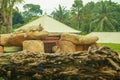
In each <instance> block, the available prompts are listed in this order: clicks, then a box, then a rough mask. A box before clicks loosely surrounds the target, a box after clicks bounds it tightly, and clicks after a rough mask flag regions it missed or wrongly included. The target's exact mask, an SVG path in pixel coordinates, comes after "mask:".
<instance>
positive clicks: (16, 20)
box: [12, 11, 24, 28]
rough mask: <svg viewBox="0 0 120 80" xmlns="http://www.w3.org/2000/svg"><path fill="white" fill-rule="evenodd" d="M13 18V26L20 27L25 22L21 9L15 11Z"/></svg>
mask: <svg viewBox="0 0 120 80" xmlns="http://www.w3.org/2000/svg"><path fill="white" fill-rule="evenodd" d="M12 20H13V24H12V25H13V28H18V27H20V26H22V24H24V19H23V16H22V15H21V13H20V12H19V11H15V12H14V13H13V17H12Z"/></svg>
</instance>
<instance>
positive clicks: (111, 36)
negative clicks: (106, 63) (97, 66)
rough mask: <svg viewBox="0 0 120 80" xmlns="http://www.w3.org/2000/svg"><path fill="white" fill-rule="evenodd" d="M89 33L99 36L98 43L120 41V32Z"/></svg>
mask: <svg viewBox="0 0 120 80" xmlns="http://www.w3.org/2000/svg"><path fill="white" fill-rule="evenodd" d="M88 35H93V36H97V37H99V40H98V43H120V32H92V33H90V34H88Z"/></svg>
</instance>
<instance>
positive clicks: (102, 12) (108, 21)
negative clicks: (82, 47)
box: [90, 1, 117, 32]
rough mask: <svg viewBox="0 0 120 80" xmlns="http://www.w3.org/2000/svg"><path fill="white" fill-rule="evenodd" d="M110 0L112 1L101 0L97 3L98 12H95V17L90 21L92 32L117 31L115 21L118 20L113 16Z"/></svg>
mask: <svg viewBox="0 0 120 80" xmlns="http://www.w3.org/2000/svg"><path fill="white" fill-rule="evenodd" d="M109 2H110V1H101V2H98V3H97V6H96V7H97V9H96V10H97V13H95V14H94V16H93V19H92V21H91V23H90V32H91V31H100V32H102V31H116V29H115V26H114V23H116V22H117V21H116V20H115V19H114V18H112V17H111V11H110V8H109V6H110V4H109ZM99 6H100V8H99Z"/></svg>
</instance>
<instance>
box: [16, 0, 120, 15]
mask: <svg viewBox="0 0 120 80" xmlns="http://www.w3.org/2000/svg"><path fill="white" fill-rule="evenodd" d="M90 1H94V2H97V1H99V0H83V4H86V3H88V2H90ZM112 1H114V2H118V3H120V0H112ZM29 3H31V4H38V5H40V7H41V9H42V10H43V11H44V12H43V13H45V12H46V13H47V14H50V13H51V12H52V11H53V10H55V8H58V5H59V4H60V5H62V6H65V7H66V9H68V10H69V9H70V8H71V7H72V4H73V3H74V0H25V1H24V2H23V4H22V5H18V7H19V9H20V10H21V11H23V8H22V6H23V5H24V4H29Z"/></svg>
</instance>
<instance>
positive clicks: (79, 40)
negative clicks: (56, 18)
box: [61, 34, 98, 45]
mask: <svg viewBox="0 0 120 80" xmlns="http://www.w3.org/2000/svg"><path fill="white" fill-rule="evenodd" d="M61 40H66V41H71V42H72V43H74V44H76V45H79V44H80V45H81V44H87V45H88V44H92V43H95V42H96V41H97V40H98V37H96V36H84V35H77V34H62V35H61Z"/></svg>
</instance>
